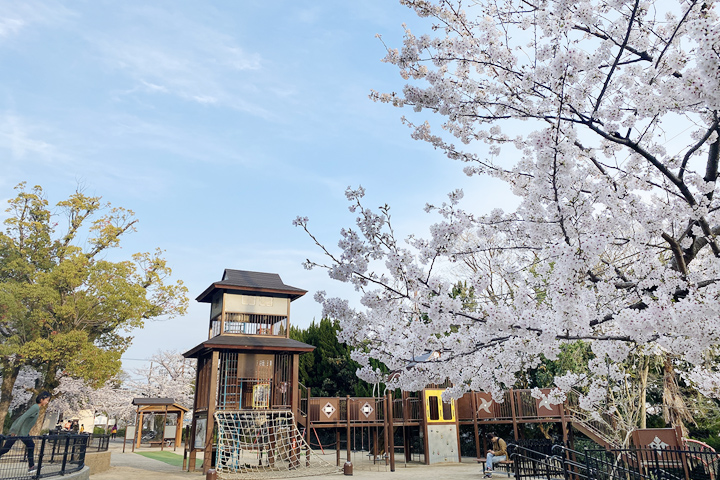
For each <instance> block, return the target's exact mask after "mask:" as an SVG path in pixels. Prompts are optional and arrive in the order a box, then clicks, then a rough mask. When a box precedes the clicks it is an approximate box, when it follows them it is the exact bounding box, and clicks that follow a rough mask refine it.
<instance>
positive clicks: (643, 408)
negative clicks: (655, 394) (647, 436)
mask: <svg viewBox="0 0 720 480" xmlns="http://www.w3.org/2000/svg"><path fill="white" fill-rule="evenodd" d="M641 361H642V363H641V364H640V395H639V397H640V398H639V399H638V401H639V402H640V413H639V417H640V419H639V420H640V428H647V382H648V373H649V372H650V357H648V356H647V355H643V357H642V360H641Z"/></svg>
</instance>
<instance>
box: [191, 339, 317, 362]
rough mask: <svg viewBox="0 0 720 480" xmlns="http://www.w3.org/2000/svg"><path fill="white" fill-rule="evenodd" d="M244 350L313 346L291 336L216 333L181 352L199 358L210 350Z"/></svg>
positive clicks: (310, 348)
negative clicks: (214, 335)
mask: <svg viewBox="0 0 720 480" xmlns="http://www.w3.org/2000/svg"><path fill="white" fill-rule="evenodd" d="M220 349H223V350H225V349H227V350H244V351H246V352H248V353H249V352H277V353H281V352H294V353H305V352H312V351H313V350H315V347H313V346H312V345H308V344H307V343H303V342H299V341H297V340H293V339H292V338H285V337H276V336H273V335H242V336H241V335H218V336H216V337H213V338H211V339H209V340H205V341H204V342H202V343H201V344H199V345H197V346H196V347H195V348H192V349H190V350H188V351H187V352H185V353H183V356H184V357H185V358H199V357H201V356H203V354H205V353H207V352H208V351H212V350H220Z"/></svg>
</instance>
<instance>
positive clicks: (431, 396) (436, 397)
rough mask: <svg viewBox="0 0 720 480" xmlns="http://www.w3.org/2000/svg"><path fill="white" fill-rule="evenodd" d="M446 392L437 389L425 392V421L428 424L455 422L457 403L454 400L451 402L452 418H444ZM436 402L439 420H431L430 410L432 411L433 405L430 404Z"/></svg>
mask: <svg viewBox="0 0 720 480" xmlns="http://www.w3.org/2000/svg"><path fill="white" fill-rule="evenodd" d="M444 391H445V389H436V390H425V419H426V421H427V423H447V422H455V401H454V400H453V401H452V402H450V414H451V417H452V418H443V417H444V416H443V405H442V404H443V401H442V394H443V392H444ZM433 401H434V402H436V405H435V406H437V411H438V419H437V420H432V419H430V410H431V408H430V407H431V404H430V402H433Z"/></svg>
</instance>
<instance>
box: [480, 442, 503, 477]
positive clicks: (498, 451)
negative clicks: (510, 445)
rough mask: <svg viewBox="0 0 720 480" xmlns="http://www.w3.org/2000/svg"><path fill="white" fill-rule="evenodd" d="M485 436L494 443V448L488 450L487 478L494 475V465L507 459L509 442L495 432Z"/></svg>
mask: <svg viewBox="0 0 720 480" xmlns="http://www.w3.org/2000/svg"><path fill="white" fill-rule="evenodd" d="M485 438H486V439H487V440H488V441H489V442H491V443H492V449H491V450H488V451H487V462H486V464H485V478H490V477H492V472H493V465H495V464H496V463H499V462H502V461H503V460H506V459H507V443H505V440H503V439H502V438H500V437H498V436H497V435H495V433H488V434H487V435H485Z"/></svg>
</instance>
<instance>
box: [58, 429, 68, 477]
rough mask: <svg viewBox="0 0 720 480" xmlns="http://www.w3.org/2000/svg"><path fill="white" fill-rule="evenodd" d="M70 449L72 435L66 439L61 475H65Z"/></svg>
mask: <svg viewBox="0 0 720 480" xmlns="http://www.w3.org/2000/svg"><path fill="white" fill-rule="evenodd" d="M69 448H70V435H68V436H67V437H65V451H64V452H63V457H62V465H61V466H60V474H61V475H64V474H65V466H66V465H67V456H68V449H69Z"/></svg>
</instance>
